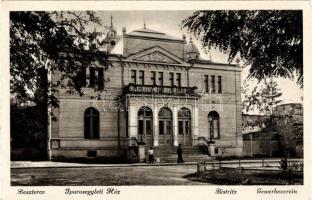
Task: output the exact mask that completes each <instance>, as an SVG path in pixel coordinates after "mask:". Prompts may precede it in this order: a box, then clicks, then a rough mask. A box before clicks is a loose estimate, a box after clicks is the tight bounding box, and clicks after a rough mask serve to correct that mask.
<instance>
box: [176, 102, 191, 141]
mask: <svg viewBox="0 0 312 200" xmlns="http://www.w3.org/2000/svg"><path fill="white" fill-rule="evenodd" d="M191 127H192V124H191V111H190V110H189V109H187V108H181V109H180V110H179V112H178V141H179V144H183V145H192V130H191Z"/></svg>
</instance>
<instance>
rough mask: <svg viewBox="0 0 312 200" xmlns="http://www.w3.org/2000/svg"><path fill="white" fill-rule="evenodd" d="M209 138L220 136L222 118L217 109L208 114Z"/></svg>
mask: <svg viewBox="0 0 312 200" xmlns="http://www.w3.org/2000/svg"><path fill="white" fill-rule="evenodd" d="M208 126H209V138H210V139H219V138H220V118H219V114H218V113H217V112H216V111H211V112H209V114H208Z"/></svg>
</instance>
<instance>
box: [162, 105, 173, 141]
mask: <svg viewBox="0 0 312 200" xmlns="http://www.w3.org/2000/svg"><path fill="white" fill-rule="evenodd" d="M158 119H159V124H158V129H159V133H158V134H159V136H158V138H159V140H158V141H159V145H173V134H172V132H173V131H172V112H171V110H170V109H169V108H167V107H164V108H161V109H160V110H159V113H158Z"/></svg>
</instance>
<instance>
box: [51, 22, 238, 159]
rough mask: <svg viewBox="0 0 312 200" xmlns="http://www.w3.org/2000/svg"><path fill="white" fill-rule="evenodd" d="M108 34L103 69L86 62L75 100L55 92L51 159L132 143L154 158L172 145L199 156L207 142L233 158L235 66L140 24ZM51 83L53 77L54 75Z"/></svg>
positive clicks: (102, 152)
mask: <svg viewBox="0 0 312 200" xmlns="http://www.w3.org/2000/svg"><path fill="white" fill-rule="evenodd" d="M111 26H112V25H111ZM110 36H111V37H110V40H111V41H109V43H108V44H109V46H108V47H107V49H106V51H108V52H109V63H110V67H109V68H108V69H107V70H104V69H103V68H95V67H92V66H86V68H85V69H84V73H85V79H86V80H85V87H84V88H83V91H84V95H83V96H82V97H81V96H79V95H77V94H68V93H66V92H62V90H60V93H59V94H58V98H59V101H60V106H59V107H58V108H55V109H54V110H53V113H54V116H55V117H54V120H52V126H51V136H50V140H51V141H50V144H51V145H50V148H51V155H52V158H53V159H58V158H64V157H65V158H66V157H71V158H72V157H122V156H124V155H127V152H129V149H131V148H132V147H133V146H137V145H138V144H145V148H146V149H147V148H149V147H150V146H151V147H153V148H154V149H155V151H156V152H157V151H158V150H159V151H163V152H162V155H165V154H166V152H167V153H168V154H170V153H174V154H175V151H174V150H172V149H174V148H175V147H177V146H178V145H179V144H182V146H183V147H184V148H186V149H187V148H190V149H193V151H191V152H192V153H193V154H196V153H197V154H205V150H204V148H200V147H203V146H207V147H208V146H209V145H212V144H213V145H214V147H215V149H214V150H213V151H214V152H209V151H208V152H207V153H208V154H209V155H216V156H222V157H223V156H240V155H241V153H242V127H241V124H242V121H241V96H240V88H241V75H240V73H241V68H240V67H239V66H238V65H233V64H224V63H215V62H212V61H211V60H204V59H202V58H201V57H200V53H199V51H198V49H197V48H196V46H195V45H194V43H193V42H192V40H191V39H190V41H189V42H187V41H186V38H185V36H183V37H182V38H176V37H172V36H169V35H167V34H165V33H162V32H158V31H154V30H151V29H148V28H146V27H145V26H144V28H141V29H138V30H135V31H132V32H130V33H127V32H126V29H125V28H124V29H123V31H122V35H121V36H117V35H116V31H114V32H112V33H111V35H110ZM105 80H106V81H107V82H105ZM52 81H58V75H57V74H54V75H52ZM99 88H104V92H103V91H99V90H98V89H99ZM196 148H198V149H201V150H199V151H195V149H196ZM207 149H208V148H207ZM171 150H172V151H171Z"/></svg>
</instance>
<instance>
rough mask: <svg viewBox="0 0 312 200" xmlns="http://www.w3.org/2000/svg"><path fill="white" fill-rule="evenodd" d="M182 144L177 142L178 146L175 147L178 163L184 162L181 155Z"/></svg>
mask: <svg viewBox="0 0 312 200" xmlns="http://www.w3.org/2000/svg"><path fill="white" fill-rule="evenodd" d="M182 153H183V151H182V145H181V144H179V147H178V149H177V154H178V163H184V160H183V157H182Z"/></svg>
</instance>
